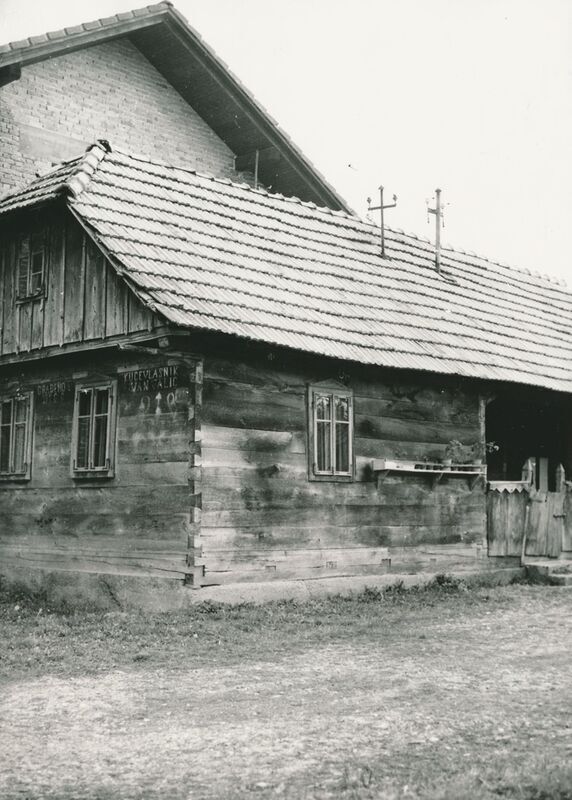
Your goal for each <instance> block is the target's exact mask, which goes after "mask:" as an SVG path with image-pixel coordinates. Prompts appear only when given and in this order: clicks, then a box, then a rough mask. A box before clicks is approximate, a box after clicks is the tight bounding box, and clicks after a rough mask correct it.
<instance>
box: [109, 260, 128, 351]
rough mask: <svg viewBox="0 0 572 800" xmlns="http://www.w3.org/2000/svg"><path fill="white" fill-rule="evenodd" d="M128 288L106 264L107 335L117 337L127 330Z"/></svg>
mask: <svg viewBox="0 0 572 800" xmlns="http://www.w3.org/2000/svg"><path fill="white" fill-rule="evenodd" d="M126 293H127V287H126V285H125V282H124V281H123V279H122V278H120V277H119V275H118V274H117V272H116V271H115V270H114V269H113V267H112V266H111V264H109V263H108V262H106V300H105V306H106V309H105V335H106V336H117V334H119V333H125V331H126V330H127V321H126V317H125V304H126V296H127V295H126Z"/></svg>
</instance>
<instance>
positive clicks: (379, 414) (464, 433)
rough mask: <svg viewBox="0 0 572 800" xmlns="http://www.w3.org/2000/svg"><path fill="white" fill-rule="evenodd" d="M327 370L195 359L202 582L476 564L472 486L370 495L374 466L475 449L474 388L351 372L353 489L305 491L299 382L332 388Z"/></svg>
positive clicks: (479, 516) (414, 479)
mask: <svg viewBox="0 0 572 800" xmlns="http://www.w3.org/2000/svg"><path fill="white" fill-rule="evenodd" d="M305 363H306V364H307V362H305ZM333 363H334V362H328V361H325V362H322V364H320V363H319V362H317V361H316V366H311V367H308V366H298V365H297V364H296V365H295V366H292V364H290V365H285V366H282V367H276V366H274V365H272V364H267V365H264V362H263V361H262V360H260V359H259V360H258V362H255V361H254V360H250V361H249V360H247V359H246V358H243V359H241V360H240V361H238V360H235V361H231V360H230V359H229V360H223V359H220V358H211V357H208V356H207V357H205V376H204V383H203V412H202V423H203V424H202V515H201V535H200V546H201V552H202V563H203V564H204V567H205V577H204V582H205V583H206V584H217V583H227V582H234V581H244V580H267V579H280V578H304V577H330V576H334V575H354V574H362V573H364V572H365V573H375V572H383V571H387V570H389V569H391V570H399V571H411V572H413V571H417V570H419V569H427V568H433V569H434V568H436V567H437V568H439V566H440V565H441V566H442V567H443V568H453V567H455V566H458V565H463V564H468V563H471V564H474V562H475V559H476V558H477V557H478V556H480V555H481V554H482V555H484V550H483V548H482V545H483V543H484V539H485V498H484V488H483V485H482V483H478V484H477V485H476V486H475V487H474V488H473V489H472V490H471V488H470V486H469V484H468V481H467V479H466V478H462V477H459V478H457V477H454V478H448V479H445V480H444V481H442V482H441V483H440V484H439V485H438V486H436V487H435V488H432V484H431V481H430V480H429V479H428V478H427V477H420V476H415V475H407V476H388V477H387V479H386V480H385V481H384V482H383V483H382V484H381V485H380V487H379V488H378V487H377V485H376V482H375V480H374V476H373V474H372V472H371V469H370V460H371V458H373V457H377V458H379V457H383V456H387V457H403V458H408V457H409V458H416V459H418V458H422V457H423V456H427V457H428V458H430V459H434V460H438V458H439V457H440V456H442V455H443V453H444V450H445V448H446V446H447V444H448V443H449V442H450V441H451V440H452V439H459V440H461V441H462V442H463V443H465V444H467V445H474V444H475V443H480V441H481V437H482V431H481V427H482V426H481V421H480V417H479V398H478V394H477V392H476V391H475V389H469V388H464V387H463V386H462V385H461V384H456V383H453V382H451V381H446V380H444V381H438V380H432V379H430V378H428V377H423V376H418V377H417V379H416V380H412V379H408V378H407V377H403V376H401V377H399V378H396V376H395V375H394V374H391V373H386V372H383V371H381V370H366V369H362V368H359V369H358V368H356V369H355V371H353V372H352V374H351V375H344V376H343V377H344V380H346V381H347V383H348V386H349V387H351V389H352V390H353V392H354V405H355V454H356V479H355V481H354V482H351V483H336V482H316V481H309V480H308V457H307V425H308V422H307V411H306V391H307V385H308V384H309V383H315V382H317V381H320V380H326V379H332V380H333V379H336V380H339V375H338V372H339V369H338V370H337V371H336V370H335V367H333V366H332V365H333ZM260 364H262V366H260ZM346 369H347V367H346ZM332 370H333V371H332Z"/></svg>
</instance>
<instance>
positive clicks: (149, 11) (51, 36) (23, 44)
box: [0, 2, 172, 66]
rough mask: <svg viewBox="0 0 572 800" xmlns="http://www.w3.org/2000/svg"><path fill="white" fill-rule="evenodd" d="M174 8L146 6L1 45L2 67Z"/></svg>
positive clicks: (165, 5)
mask: <svg viewBox="0 0 572 800" xmlns="http://www.w3.org/2000/svg"><path fill="white" fill-rule="evenodd" d="M170 8H172V3H170V2H163V3H156V4H155V5H150V6H145V7H144V8H137V9H135V10H133V11H124V12H122V13H120V14H112V15H111V16H110V17H102V18H101V19H96V20H93V21H92V22H83V23H81V24H80V25H73V26H71V27H68V28H60V29H59V30H57V31H49V32H48V33H42V34H40V35H39V36H28V37H27V38H26V39H20V40H18V41H16V42H8V43H7V44H2V45H0V66H2V65H3V64H5V63H11V62H12V61H13V60H14V59H13V56H14V55H17V56H18V58H22V57H23V56H24V57H25V56H26V55H27V53H28V51H31V50H38V49H39V48H41V47H42V46H44V45H49V44H51V43H54V42H62V43H63V42H65V43H66V44H69V43H70V42H71V41H73V40H74V39H79V38H80V37H82V36H83V35H85V34H87V35H88V36H92V35H93V32H94V31H99V30H103V29H105V28H109V27H112V26H113V27H117V26H118V25H121V24H122V23H126V22H132V21H139V20H142V19H147V18H150V17H155V16H157V15H158V14H161V13H165V12H168V11H169V9H170Z"/></svg>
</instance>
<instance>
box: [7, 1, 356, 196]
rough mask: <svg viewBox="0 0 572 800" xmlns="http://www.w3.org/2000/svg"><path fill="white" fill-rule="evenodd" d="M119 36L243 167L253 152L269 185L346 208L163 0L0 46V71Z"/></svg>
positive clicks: (251, 162) (249, 162)
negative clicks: (237, 157)
mask: <svg viewBox="0 0 572 800" xmlns="http://www.w3.org/2000/svg"><path fill="white" fill-rule="evenodd" d="M119 36H128V37H129V38H130V40H131V41H132V42H133V43H134V44H135V46H136V47H137V49H138V50H140V51H141V53H142V54H143V55H144V56H145V57H146V58H148V59H149V61H150V62H151V63H152V64H153V66H154V67H155V68H156V69H158V70H159V72H160V73H161V74H162V75H163V76H164V77H165V78H166V80H167V81H169V82H170V83H171V85H172V86H173V87H174V88H175V90H176V91H178V92H179V94H180V95H181V96H182V97H183V98H184V99H185V100H186V101H187V102H188V103H189V104H190V105H191V106H192V107H193V108H194V110H195V111H196V112H197V113H198V114H199V115H200V116H202V117H203V118H204V119H206V120H208V123H209V126H210V127H211V128H212V130H214V131H215V133H216V134H217V135H218V136H220V138H221V139H222V140H223V141H224V142H225V143H226V144H227V145H228V147H230V149H231V150H232V152H233V153H234V154H235V155H237V156H239V157H240V158H242V159H243V160H244V159H246V162H247V164H246V166H244V167H243V169H253V168H254V157H255V155H254V154H255V152H258V154H259V175H260V179H261V181H262V182H264V183H266V184H267V185H268V186H271V185H272V186H274V187H277V188H278V190H279V191H284V192H285V193H287V194H295V195H301V196H303V197H305V198H306V199H308V200H315V201H317V202H320V203H322V204H324V205H328V206H329V207H331V208H345V209H348V210H349V207H348V205H347V203H346V201H345V200H344V199H343V197H341V196H340V195H339V194H338V193H337V192H336V191H335V189H334V188H333V187H332V186H330V184H329V183H328V182H327V181H326V179H325V178H324V176H323V175H321V173H320V172H319V171H318V170H317V169H316V167H315V166H314V164H313V163H312V162H311V161H310V160H309V159H308V158H307V157H306V156H305V155H304V153H302V151H301V150H300V149H299V148H298V147H297V146H296V145H295V143H294V142H293V141H292V139H291V138H290V137H289V136H288V134H287V133H286V131H284V129H283V128H282V127H281V126H280V125H279V124H278V123H277V122H276V120H274V119H273V118H272V117H271V115H270V114H269V113H268V111H267V110H266V109H265V108H264V107H263V106H262V105H261V104H260V103H259V102H258V100H257V99H256V98H255V97H254V96H253V95H252V94H251V92H249V90H248V89H247V88H246V86H245V85H244V84H243V83H242V82H241V81H240V80H239V79H238V78H237V77H236V75H234V74H233V73H232V72H231V70H230V69H229V67H228V65H227V64H225V62H224V61H223V60H222V59H221V58H220V57H219V56H218V55H217V54H216V53H215V52H214V50H213V49H212V48H211V47H209V45H208V44H207V43H206V42H205V41H204V39H203V38H202V36H201V35H200V34H199V33H198V32H197V31H196V30H195V29H194V28H193V27H192V26H191V25H189V23H188V22H187V20H186V19H185V17H184V16H183V15H182V14H181V13H180V12H179V11H177V9H176V8H175V7H174V6H173V4H172V3H170V2H162V3H156V4H155V5H149V6H145V7H143V8H138V9H135V10H133V11H125V12H122V13H120V14H114V15H112V16H110V17H103V18H101V19H96V20H93V22H84V23H82V24H80V25H74V26H73V27H69V28H62V29H60V30H57V31H52V32H50V33H46V34H42V35H40V36H30V37H28V38H27V39H22V40H20V41H16V42H10V43H9V44H4V45H0V78H1V73H2V71H3V70H10V68H11V67H12V66H13V65H16V64H19V65H24V66H25V65H26V64H34V63H36V62H38V61H42V60H45V59H49V58H55V57H57V56H59V55H62V54H66V53H69V52H72V51H74V50H79V49H82V48H84V47H89V46H92V45H95V44H98V43H101V42H105V41H107V40H109V39H114V38H116V37H119ZM0 85H1V80H0ZM277 154H278V155H279V156H280V169H279V170H278V171H277V170H276V155H277Z"/></svg>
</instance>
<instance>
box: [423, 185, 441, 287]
mask: <svg viewBox="0 0 572 800" xmlns="http://www.w3.org/2000/svg"><path fill="white" fill-rule="evenodd" d="M426 202H427V222H429V214H435V269H436V270H437V272H438V273H439V274H441V228H444V227H445V218H444V215H443V206H442V205H441V189H435V208H429V201H426Z"/></svg>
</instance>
